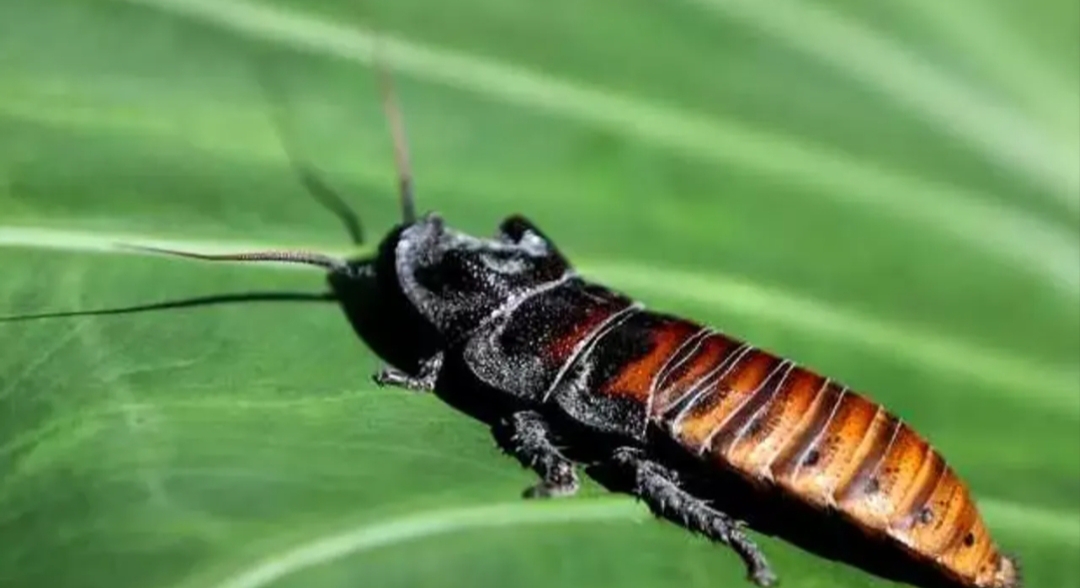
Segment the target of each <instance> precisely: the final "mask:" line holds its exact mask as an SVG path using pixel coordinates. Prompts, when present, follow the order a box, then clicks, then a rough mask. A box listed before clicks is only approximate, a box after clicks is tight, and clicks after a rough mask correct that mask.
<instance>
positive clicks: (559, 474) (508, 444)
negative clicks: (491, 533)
mask: <svg viewBox="0 0 1080 588" xmlns="http://www.w3.org/2000/svg"><path fill="white" fill-rule="evenodd" d="M495 439H496V440H497V441H498V442H499V445H500V446H502V448H503V450H504V451H506V452H507V453H509V454H511V455H513V456H514V457H516V458H517V459H518V461H520V462H521V463H522V464H523V465H525V466H527V467H529V468H532V470H533V471H534V472H536V473H537V475H539V476H540V483H538V484H536V485H535V486H531V487H529V488H527V489H526V490H525V492H524V494H523V495H524V496H525V497H526V498H553V497H561V496H571V495H573V494H575V493H576V492H577V490H578V477H577V472H576V471H575V470H574V463H573V462H572V461H570V460H569V459H567V458H566V457H564V456H563V455H562V453H560V452H559V449H558V448H557V447H555V445H554V444H552V442H551V429H550V427H549V426H548V423H547V421H546V420H544V417H543V416H542V415H541V414H540V413H538V412H535V411H531V410H524V411H521V412H516V413H514V414H512V415H510V417H509V418H508V419H507V420H506V421H504V422H503V423H501V425H500V426H499V427H498V428H497V429H496V431H495Z"/></svg>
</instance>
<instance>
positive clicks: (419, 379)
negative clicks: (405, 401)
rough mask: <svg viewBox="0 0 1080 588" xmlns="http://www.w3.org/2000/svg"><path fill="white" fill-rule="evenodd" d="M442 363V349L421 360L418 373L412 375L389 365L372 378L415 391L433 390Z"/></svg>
mask: <svg viewBox="0 0 1080 588" xmlns="http://www.w3.org/2000/svg"><path fill="white" fill-rule="evenodd" d="M442 364H443V354H442V352H441V351H440V352H439V353H436V354H435V355H433V356H431V357H429V358H428V359H425V360H424V361H422V362H420V373H419V374H418V375H415V376H412V375H409V374H407V373H405V372H403V371H401V370H399V369H397V368H395V367H391V366H388V365H387V366H383V368H382V369H380V370H379V372H378V373H377V374H375V375H374V376H373V377H372V379H373V380H375V383H376V384H378V385H379V386H397V387H398V388H405V389H408V390H413V391H414V392H431V391H432V390H434V389H435V381H436V380H437V379H438V378H439V370H441V369H442Z"/></svg>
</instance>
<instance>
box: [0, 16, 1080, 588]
mask: <svg viewBox="0 0 1080 588" xmlns="http://www.w3.org/2000/svg"><path fill="white" fill-rule="evenodd" d="M373 28H374V30H377V31H380V32H382V33H385V34H386V35H385V37H383V42H382V44H381V45H380V49H379V51H380V55H381V56H382V58H383V59H384V60H386V61H387V62H389V63H391V64H392V65H393V66H394V68H395V70H396V72H397V73H396V79H397V82H398V91H399V94H400V98H401V102H402V106H403V109H404V113H405V117H406V124H407V126H408V129H409V135H410V140H411V143H412V153H413V160H414V167H415V171H416V178H417V189H418V195H419V200H420V205H421V208H423V209H437V210H439V211H441V212H442V213H443V214H444V215H445V216H446V217H447V218H448V220H449V221H450V222H451V223H452V224H454V225H456V226H458V227H460V228H462V229H465V230H468V231H470V232H473V233H478V234H491V233H492V231H493V229H494V226H495V225H496V223H497V222H498V221H499V220H500V219H501V218H503V217H504V216H506V215H507V214H509V213H511V212H521V213H525V214H527V215H528V216H530V217H532V218H534V219H535V221H536V222H537V223H538V224H539V225H540V226H541V227H543V228H545V229H546V230H547V232H549V233H550V234H551V235H552V236H553V238H555V239H556V241H557V242H558V243H559V244H560V245H561V247H563V248H564V250H565V251H567V252H568V253H569V254H570V255H571V256H572V257H573V258H574V259H577V260H579V264H580V265H581V268H582V270H583V271H585V272H586V273H587V274H588V275H590V276H593V277H595V278H597V279H600V280H604V281H606V282H608V283H610V284H612V285H615V286H618V287H620V288H622V289H624V290H627V291H628V292H630V293H632V294H634V295H636V296H638V297H640V298H642V299H643V300H645V301H646V302H647V303H648V304H649V305H651V306H653V307H655V308H661V309H664V310H668V311H673V312H679V313H684V314H687V315H691V316H694V317H696V318H697V319H699V320H701V321H705V322H708V323H709V324H711V325H714V326H716V327H719V328H721V329H723V330H725V331H727V332H729V333H732V334H734V335H737V336H740V337H743V338H748V339H750V340H751V341H753V342H755V343H757V344H759V345H761V346H764V347H767V348H770V349H773V350H775V351H778V352H781V353H784V354H786V355H789V356H792V357H794V358H795V359H797V360H799V361H801V362H803V363H805V364H808V365H810V366H812V367H815V368H817V369H819V370H821V371H823V372H825V373H827V374H830V375H832V376H834V377H836V378H839V379H841V380H843V381H844V382H846V383H848V384H849V385H851V386H853V387H855V388H856V389H859V390H863V391H865V392H867V393H868V394H870V395H871V396H872V397H873V398H875V399H877V400H879V401H881V402H883V403H885V404H886V405H888V406H890V407H891V408H892V409H894V411H895V412H897V413H898V414H899V415H900V416H902V417H903V418H904V419H905V420H907V421H909V422H910V423H912V424H913V425H914V426H915V427H916V428H917V429H918V430H920V431H922V432H923V433H924V434H925V435H926V436H927V437H928V438H929V439H930V440H931V441H932V442H933V443H935V444H936V445H937V446H938V447H939V449H940V450H941V451H942V452H943V453H944V454H945V455H946V456H948V459H949V460H950V462H951V464H952V465H953V466H954V467H955V468H956V469H957V470H958V471H959V472H960V473H961V475H963V476H964V477H965V478H966V479H967V480H969V482H970V484H971V487H972V489H973V491H974V493H975V495H976V496H977V497H978V500H979V504H980V506H981V508H982V510H983V511H984V514H985V516H986V517H987V519H988V521H989V524H990V526H991V528H992V530H993V533H994V535H995V537H997V540H998V542H999V543H1001V544H1002V545H1003V546H1004V548H1005V549H1006V550H1009V551H1013V552H1016V553H1018V554H1019V555H1020V556H1021V558H1022V559H1023V561H1024V564H1025V573H1026V576H1027V578H1028V586H1033V587H1036V588H1055V587H1062V588H1068V587H1075V586H1080V560H1078V559H1077V556H1076V554H1077V552H1078V550H1080V368H1078V357H1080V304H1078V296H1080V163H1078V160H1080V6H1078V5H1077V3H1076V2H1075V1H1059V0H1035V1H1034V2H1025V3H1019V2H1006V1H1003V0H982V1H981V2H975V1H973V0H949V1H948V2H943V1H941V0H896V1H894V2H890V3H874V2H851V1H848V0H817V1H811V0H778V1H775V2H768V3H766V2H760V1H753V0H669V1H666V2H661V1H659V0H623V1H621V2H614V1H612V0H607V1H604V0H548V1H546V2H537V1H533V2H527V1H525V0H498V1H495V0H461V1H458V2H453V3H443V2H436V1H433V0H362V1H361V0H351V1H347V0H317V1H316V0H309V1H306V2H301V1H300V0H273V1H271V0H262V1H260V2H254V1H251V0H190V1H188V2H183V1H181V0H140V1H121V0H48V1H45V0H0V316H11V315H19V314H24V313H34V312H45V311H66V310H89V309H98V308H111V307H120V306H126V305H135V304H146V303H155V302H163V301H168V300H176V299H182V298H187V297H194V296H202V295H214V294H231V293H241V292H249V291H295V292H319V291H321V290H322V287H323V281H322V278H321V277H320V276H319V274H317V273H314V272H304V271H282V270H280V269H278V268H270V267H247V266H246V267H238V266H224V267H223V266H207V265H200V264H195V263H189V262H183V261H176V260H171V259H159V258H152V257H143V256H128V255H119V254H116V253H115V252H109V251H108V250H109V247H110V244H111V243H112V242H114V241H117V240H125V239H126V240H142V241H145V242H157V243H173V244H185V245H186V246H188V247H196V248H202V249H207V250H209V249H233V248H239V247H242V246H245V245H251V244H263V245H274V246H310V247H318V248H321V249H325V250H330V251H340V250H345V249H347V245H348V242H347V240H346V237H345V235H344V234H343V231H342V230H341V228H340V226H339V225H338V224H337V223H336V221H335V220H334V219H333V217H331V216H330V215H328V214H327V213H326V212H325V211H324V210H321V209H320V208H319V207H318V206H317V205H315V204H314V203H313V202H312V201H311V199H310V198H309V197H308V196H306V195H305V193H304V192H303V191H302V189H301V188H300V186H299V184H298V182H297V181H296V178H295V176H293V175H292V173H291V172H290V171H289V167H288V164H287V161H286V159H285V158H284V155H283V152H282V149H281V144H280V141H279V137H278V135H277V134H276V132H275V130H274V127H273V126H272V125H271V123H270V120H271V119H270V115H269V111H268V107H267V102H266V100H265V97H264V95H263V94H262V93H261V91H260V89H259V86H258V85H257V83H256V81H255V80H256V72H257V71H263V72H264V74H266V75H268V76H269V77H270V78H271V79H273V80H274V84H275V85H276V87H277V88H279V90H280V94H281V96H282V103H283V104H284V107H283V110H282V112H283V113H284V118H285V119H286V120H287V121H288V124H289V126H290V128H291V129H292V130H293V135H294V137H295V139H296V142H297V145H298V146H299V150H300V151H301V152H302V153H303V156H304V158H305V159H307V160H308V161H310V162H312V163H314V164H315V165H317V166H318V167H319V168H320V169H322V170H323V172H324V173H325V175H326V179H327V181H328V182H330V183H331V184H333V185H334V186H336V187H337V188H338V189H340V190H341V191H342V192H344V193H345V194H347V195H348V198H349V200H350V201H351V202H352V203H353V204H354V205H355V207H356V208H357V209H358V210H359V212H360V214H361V216H362V217H363V220H364V223H365V225H366V227H367V228H368V231H369V234H370V235H371V236H372V237H373V238H377V237H378V236H379V234H380V233H381V232H382V231H385V230H386V228H388V227H389V226H390V225H391V224H392V223H393V222H394V220H395V218H396V215H397V212H398V208H397V206H396V204H395V202H394V198H395V188H394V186H395V184H394V172H393V160H392V152H391V150H390V143H389V139H388V134H387V131H386V124H385V121H384V119H383V117H382V114H381V110H380V105H379V102H378V98H377V96H378V94H377V91H376V87H375V83H374V82H375V78H374V76H373V75H372V70H371V69H370V68H369V67H368V65H369V63H370V60H371V58H372V45H371V41H372V36H371V31H372V30H373ZM376 367H377V362H376V359H375V358H374V357H373V356H372V355H371V354H370V353H369V352H368V351H367V350H366V349H365V348H364V346H363V345H362V344H361V343H359V342H358V341H357V340H356V339H355V337H354V336H353V334H352V333H351V331H350V329H349V327H348V325H347V323H346V322H345V320H344V319H343V317H342V316H341V313H340V311H339V310H338V309H336V308H335V307H334V306H333V305H329V304H315V303H309V304H304V303H285V302H281V303H252V304H237V305H221V306H215V307H204V308H196V309H187V310H173V311H164V312H156V313H145V314H129V315H121V316H97V317H81V318H67V319H52V320H40V321H24V322H4V323H0V586H3V587H5V588H6V587H19V588H21V587H37V586H41V587H54V586H55V587H72V588H84V587H86V588H89V587H95V588H96V587H102V588H105V587H108V588H126V587H170V588H171V587H174V588H189V587H196V586H223V587H224V586H228V587H232V588H238V587H241V586H243V587H255V586H273V587H275V588H283V587H315V588H318V587H337V586H359V587H387V588H394V587H406V586H407V587H413V586H446V587H456V586H461V587H465V586H470V587H472V586H564V585H565V586H571V585H573V586H578V587H581V588H584V587H587V586H588V587H597V588H599V587H606V586H623V587H625V588H644V587H650V588H655V587H666V586H679V587H680V588H690V587H699V586H700V587H705V586H740V585H743V584H742V577H743V571H742V567H741V565H740V564H739V562H738V561H737V559H736V558H735V557H734V556H733V555H732V554H731V553H729V552H728V551H726V550H723V549H720V548H717V547H714V546H710V545H708V544H707V543H706V542H705V541H703V540H701V539H698V538H694V537H691V536H690V535H689V534H687V533H685V532H683V531H682V530H680V529H678V528H676V527H674V526H671V525H668V524H662V523H659V522H656V521H654V520H652V519H651V518H650V517H649V516H647V514H646V513H645V510H644V508H643V507H641V506H640V505H637V504H635V503H634V502H633V501H631V500H629V499H627V498H625V497H610V496H605V495H604V494H603V493H602V492H601V491H600V490H599V489H598V488H597V487H596V486H594V485H589V486H588V487H587V488H586V490H585V492H584V493H583V495H582V497H580V498H576V499H571V500H563V501H557V502H551V503H547V504H538V503H527V502H523V501H520V500H518V499H517V497H518V494H519V492H520V491H521V489H522V488H523V487H524V486H525V485H527V484H529V483H531V481H532V476H531V475H530V474H529V473H528V472H527V471H524V470H522V469H521V468H519V467H518V466H517V465H516V464H515V462H513V461H512V460H510V459H508V458H505V457H503V456H502V455H500V454H499V453H498V451H497V450H496V449H495V448H494V446H493V444H492V443H491V441H490V440H489V438H488V436H487V433H486V431H485V430H484V429H483V428H482V427H481V426H479V425H477V424H476V423H473V422H470V421H469V420H468V419H467V418H465V417H463V416H461V415H458V414H456V413H454V412H453V411H451V410H449V409H448V408H446V407H444V406H442V405H440V404H439V402H438V400H436V399H435V398H432V397H426V396H421V395H412V394H408V393H404V392H401V391H395V390H380V389H376V388H375V387H374V386H373V385H372V384H370V374H371V373H372V372H373V371H374V370H375V369H376ZM760 540H761V542H762V544H763V546H764V548H765V549H766V551H767V553H768V554H769V556H770V558H771V560H772V562H773V564H774V565H775V567H776V569H777V571H778V573H779V574H780V576H781V578H782V581H783V582H784V586H787V587H791V588H812V587H821V588H825V587H836V588H854V587H880V586H887V585H889V584H888V583H887V582H884V581H882V580H878V579H875V578H874V577H872V576H869V575H867V574H865V573H862V572H860V571H858V570H855V569H852V568H848V567H845V566H842V565H839V564H835V563H832V562H828V561H825V560H821V559H817V558H815V557H813V556H810V555H807V554H805V553H803V552H801V551H799V550H797V549H795V548H793V547H791V546H789V545H787V544H785V543H783V542H780V541H777V540H773V539H770V538H764V537H762V538H760Z"/></svg>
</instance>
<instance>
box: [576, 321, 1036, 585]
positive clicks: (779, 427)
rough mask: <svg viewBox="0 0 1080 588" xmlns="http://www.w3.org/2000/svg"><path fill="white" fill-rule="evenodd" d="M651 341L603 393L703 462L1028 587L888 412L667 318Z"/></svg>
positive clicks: (950, 478) (952, 565)
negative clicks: (642, 411) (631, 404)
mask: <svg viewBox="0 0 1080 588" xmlns="http://www.w3.org/2000/svg"><path fill="white" fill-rule="evenodd" d="M649 337H651V339H652V340H651V341H650V342H648V343H649V344H648V345H646V346H645V348H646V350H647V351H646V352H645V353H642V354H640V355H637V356H636V357H635V358H634V359H633V360H632V361H628V362H626V363H625V364H624V365H621V366H618V368H613V369H612V371H613V372H614V373H613V374H612V377H611V378H610V379H608V380H607V382H606V384H605V385H603V386H601V387H599V389H597V390H596V391H595V393H596V394H599V395H604V396H618V397H621V398H627V399H633V400H634V401H636V402H641V403H644V404H645V405H646V406H647V413H646V414H647V418H648V419H649V421H650V422H653V423H655V424H657V425H659V426H660V427H661V428H663V429H665V430H667V431H668V432H669V433H670V434H671V435H672V437H673V438H674V439H675V440H676V441H677V442H678V443H679V444H680V445H682V446H683V447H685V448H686V449H687V450H688V451H690V452H692V453H693V454H695V455H697V456H699V457H700V458H701V459H704V460H706V461H709V462H712V463H714V464H715V465H716V466H718V467H722V468H728V469H730V470H733V471H735V472H737V473H738V474H740V475H741V476H743V477H744V478H746V479H748V480H749V481H750V482H751V483H754V484H758V485H768V486H774V487H778V488H779V489H781V490H782V491H783V492H786V493H787V494H789V495H791V496H792V497H794V498H796V499H798V500H801V501H803V502H805V503H809V504H811V505H813V506H814V507H817V508H820V509H829V510H835V511H837V512H838V513H840V515H841V516H842V517H844V518H846V519H847V520H848V521H849V522H851V523H853V524H855V525H857V526H859V527H860V528H861V529H863V530H864V531H865V532H868V533H871V534H877V535H883V536H886V537H887V538H889V539H891V540H892V541H893V542H895V543H896V544H898V545H899V546H900V547H901V548H902V549H905V550H907V551H908V552H909V553H911V554H912V555H914V556H915V557H917V558H919V559H921V560H923V561H925V562H927V563H929V564H930V565H933V566H936V567H938V568H939V569H940V571H942V572H944V573H945V574H946V575H948V576H951V577H953V578H954V579H956V580H959V581H961V582H963V583H965V584H967V585H970V586H974V587H979V588H1015V587H1016V586H1018V585H1019V584H1018V579H1017V577H1016V576H1017V574H1016V570H1015V563H1014V561H1013V560H1011V559H1010V558H1007V557H1005V556H1003V555H1002V554H1001V553H1000V552H999V551H998V548H997V547H996V545H994V543H993V542H992V540H991V539H990V536H989V534H988V531H987V528H986V526H985V524H984V523H983V520H982V518H981V516H980V515H979V512H978V510H977V509H976V507H975V503H974V501H973V500H972V497H971V496H970V494H969V492H968V489H967V487H966V486H965V484H964V483H963V482H962V481H961V480H960V479H959V478H958V477H957V476H956V474H955V473H954V472H953V471H952V469H951V468H949V466H948V465H947V464H946V463H945V460H944V459H943V458H942V457H941V456H940V455H939V454H938V453H937V451H935V450H934V449H933V447H931V446H930V444H929V443H927V442H926V441H925V440H924V439H923V438H922V437H920V436H919V435H918V434H917V433H916V432H915V431H913V430H912V429H911V428H910V427H908V426H907V425H906V424H904V423H903V422H902V421H901V420H900V419H898V418H897V417H895V416H893V415H892V414H890V413H889V412H887V411H886V410H885V409H884V408H882V407H881V406H880V405H878V404H876V403H874V402H872V401H870V400H868V399H866V398H865V397H863V396H861V395H859V394H856V393H854V392H852V391H850V390H848V389H847V387H845V386H842V385H840V384H839V383H837V382H834V381H831V380H829V379H827V378H824V377H822V376H820V375H818V374H815V373H813V372H811V371H809V370H807V369H805V368H802V367H799V366H797V365H795V364H794V363H793V362H791V361H789V360H786V359H783V358H780V357H777V356H775V355H773V354H771V353H768V352H766V351H762V350H759V349H755V348H754V347H752V346H750V345H748V344H746V343H743V342H741V341H737V340H734V339H732V338H730V337H727V336H724V335H722V334H720V333H716V332H714V331H712V330H709V329H705V328H703V327H701V326H698V325H695V324H693V323H690V322H688V321H682V320H677V319H674V320H673V319H672V318H671V317H666V318H665V319H664V320H662V321H657V324H656V325H655V327H654V328H653V329H652V332H651V333H650V335H649Z"/></svg>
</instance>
